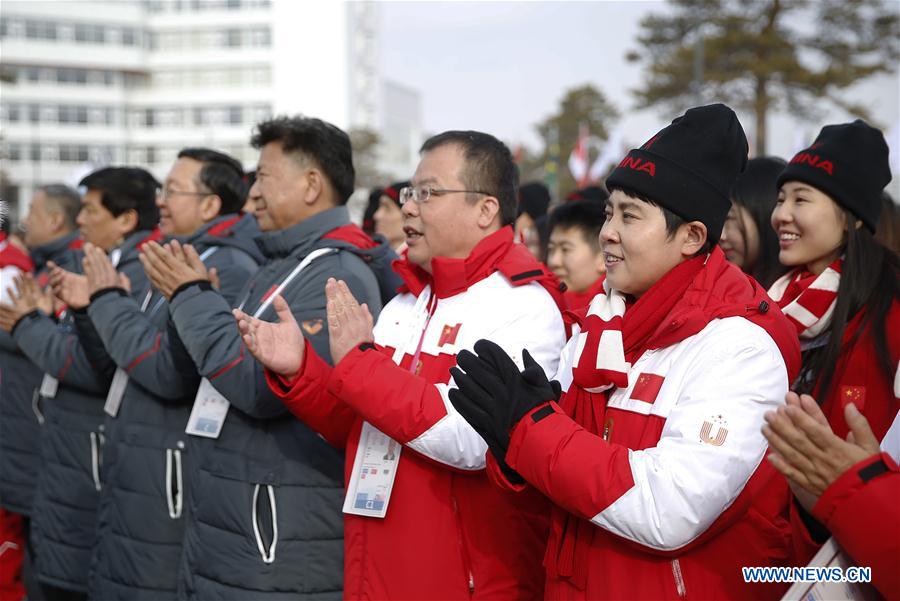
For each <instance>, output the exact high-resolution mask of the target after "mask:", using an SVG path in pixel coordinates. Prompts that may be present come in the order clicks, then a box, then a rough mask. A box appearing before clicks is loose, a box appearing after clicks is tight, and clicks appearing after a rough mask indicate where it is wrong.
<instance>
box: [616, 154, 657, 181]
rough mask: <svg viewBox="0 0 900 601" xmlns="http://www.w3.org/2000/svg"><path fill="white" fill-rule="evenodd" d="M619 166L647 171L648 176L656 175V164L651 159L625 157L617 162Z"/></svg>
mask: <svg viewBox="0 0 900 601" xmlns="http://www.w3.org/2000/svg"><path fill="white" fill-rule="evenodd" d="M619 167H620V168H623V169H633V170H635V171H643V172H644V173H649V174H650V177H653V176H654V175H656V164H654V163H653V161H647V160H644V159H639V158H636V157H625V158H624V159H622V162H621V163H619Z"/></svg>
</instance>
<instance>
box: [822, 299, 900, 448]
mask: <svg viewBox="0 0 900 601" xmlns="http://www.w3.org/2000/svg"><path fill="white" fill-rule="evenodd" d="M864 319H865V309H863V310H862V311H860V312H859V313H857V314H856V316H854V318H853V319H851V320H850V322H849V323H848V324H847V327H846V328H845V330H844V336H843V342H842V345H843V346H842V347H841V356H840V358H839V359H838V362H837V365H836V366H835V370H834V378H833V379H832V380H831V390H830V391H829V394H828V395H827V396H825V398H824V400H823V399H820V398H819V396H818V395H820V394H821V393H820V391H818V390H817V391H816V394H815V395H814V396H815V397H816V399H818V400H819V401H820V402H821V405H822V411H823V412H824V413H825V416H826V417H827V418H828V423H829V424H831V429H832V430H833V431H834V433H835V435H837V436H840V437H841V438H846V436H847V432H848V431H849V429H848V427H847V422H846V421H845V420H844V407H845V406H846V405H847V403H848V402H851V401H852V402H853V404H855V405H856V408H857V409H859V410H860V412H861V413H862V414H863V415H864V416H865V417H866V419H867V420H868V421H869V425H870V426H871V427H872V433H873V434H875V437H876V438H877V439H878V440H881V439H882V438H884V434H885V432H887V431H888V428H890V427H891V423H893V421H894V416H896V415H897V410H898V409H900V399H898V398H897V391H896V390H894V386H896V384H895V382H896V381H897V380H896V370H897V365H898V362H900V301H898V300H896V299H895V300H894V302H893V303H892V304H891V308H890V310H889V311H888V314H887V319H886V320H885V331H886V332H887V343H888V354H889V363H890V365H891V366H893V368H894V374H892V375H894V378H887V377H886V376H885V374H884V370H882V369H881V364H880V362H879V361H878V355H877V351H876V349H875V340H874V337H873V336H872V328H871V326H869V327H868V328H866V330H865V331H864V332H863V334H862V335H860V336H859V339H858V340H855V341H854V338H856V337H857V333H858V331H859V328H860V325H861V324H862V322H863V320H864Z"/></svg>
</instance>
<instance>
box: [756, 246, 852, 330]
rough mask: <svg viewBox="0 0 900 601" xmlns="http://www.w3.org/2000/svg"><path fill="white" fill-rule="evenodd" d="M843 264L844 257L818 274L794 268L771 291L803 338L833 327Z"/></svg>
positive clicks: (771, 294) (770, 293) (770, 294)
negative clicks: (832, 322) (832, 319)
mask: <svg viewBox="0 0 900 601" xmlns="http://www.w3.org/2000/svg"><path fill="white" fill-rule="evenodd" d="M841 262H842V259H841V258H838V259H835V261H834V263H832V264H831V265H829V266H828V267H826V268H825V271H823V272H822V273H820V274H819V275H815V274H814V273H811V272H809V271H806V270H805V269H795V270H794V271H791V272H788V273H786V274H785V275H783V276H782V277H781V278H779V279H778V280H777V281H776V282H775V283H774V284H772V287H771V288H769V296H770V297H771V298H772V300H774V301H775V302H776V303H778V306H779V307H781V311H782V312H783V313H784V314H785V315H786V316H787V318H788V320H789V321H790V322H791V323H792V324H794V327H795V328H797V334H799V336H800V338H801V339H803V340H810V339H812V338H815V337H816V336H818V335H819V334H821V333H822V332H824V331H825V330H826V329H828V326H829V325H831V316H832V314H833V313H834V306H835V305H836V304H837V291H838V286H839V285H840V283H841Z"/></svg>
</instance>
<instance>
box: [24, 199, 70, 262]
mask: <svg viewBox="0 0 900 601" xmlns="http://www.w3.org/2000/svg"><path fill="white" fill-rule="evenodd" d="M22 225H23V226H24V227H25V245H26V246H28V248H37V247H38V246H41V245H42V244H47V243H48V242H50V241H52V240H54V239H56V238H58V237H59V236H60V230H59V228H60V227H61V226H62V214H61V213H60V211H59V209H58V208H57V207H56V206H54V205H53V201H52V200H49V199H48V198H47V195H46V194H45V193H44V191H43V190H39V191H37V192H35V194H34V196H33V197H32V198H31V205H30V206H29V207H28V215H26V216H25V219H24V220H23V221H22Z"/></svg>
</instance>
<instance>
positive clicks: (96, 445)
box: [90, 432, 102, 492]
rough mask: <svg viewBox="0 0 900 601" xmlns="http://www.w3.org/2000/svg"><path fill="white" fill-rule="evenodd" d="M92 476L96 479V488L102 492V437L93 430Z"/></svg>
mask: <svg viewBox="0 0 900 601" xmlns="http://www.w3.org/2000/svg"><path fill="white" fill-rule="evenodd" d="M90 436H91V477H93V479H94V488H95V489H96V490H97V492H100V489H101V488H102V486H101V484H100V437H99V436H98V435H97V433H96V432H91V434H90Z"/></svg>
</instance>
